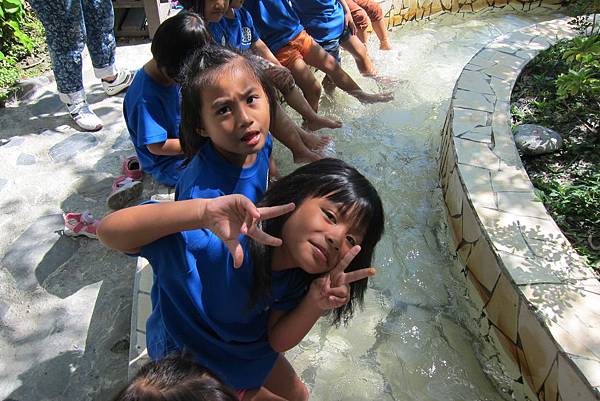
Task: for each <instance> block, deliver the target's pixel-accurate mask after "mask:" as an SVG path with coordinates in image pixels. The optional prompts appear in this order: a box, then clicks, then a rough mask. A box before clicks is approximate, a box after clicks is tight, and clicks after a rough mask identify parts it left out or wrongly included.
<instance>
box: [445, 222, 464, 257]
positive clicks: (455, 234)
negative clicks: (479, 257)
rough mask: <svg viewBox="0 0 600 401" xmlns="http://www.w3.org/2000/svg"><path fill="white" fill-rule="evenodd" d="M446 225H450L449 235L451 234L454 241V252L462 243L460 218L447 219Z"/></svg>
mask: <svg viewBox="0 0 600 401" xmlns="http://www.w3.org/2000/svg"><path fill="white" fill-rule="evenodd" d="M448 224H450V234H452V239H453V241H454V246H453V247H452V250H453V251H454V252H456V250H457V249H458V247H459V245H460V243H461V242H462V216H458V217H448Z"/></svg>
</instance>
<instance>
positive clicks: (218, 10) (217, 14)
mask: <svg viewBox="0 0 600 401" xmlns="http://www.w3.org/2000/svg"><path fill="white" fill-rule="evenodd" d="M228 8H229V1H228V0H204V10H203V11H204V20H205V21H207V22H219V21H220V20H221V18H223V15H225V12H226V11H227V9H228Z"/></svg>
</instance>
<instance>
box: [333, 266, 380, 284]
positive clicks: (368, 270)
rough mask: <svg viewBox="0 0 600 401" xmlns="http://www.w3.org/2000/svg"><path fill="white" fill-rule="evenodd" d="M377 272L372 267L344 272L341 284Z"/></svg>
mask: <svg viewBox="0 0 600 401" xmlns="http://www.w3.org/2000/svg"><path fill="white" fill-rule="evenodd" d="M375 274H377V269H375V268H374V267H367V268H366V269H360V270H355V271H353V272H348V273H344V274H343V275H342V282H341V284H350V283H353V282H355V281H359V280H362V279H363V278H366V277H371V276H374V275H375Z"/></svg>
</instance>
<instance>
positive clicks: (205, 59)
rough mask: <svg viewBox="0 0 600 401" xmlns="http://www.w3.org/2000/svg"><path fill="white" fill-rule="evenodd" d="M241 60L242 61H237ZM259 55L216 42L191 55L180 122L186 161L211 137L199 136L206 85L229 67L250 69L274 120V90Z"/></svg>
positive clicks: (183, 87) (182, 99)
mask: <svg viewBox="0 0 600 401" xmlns="http://www.w3.org/2000/svg"><path fill="white" fill-rule="evenodd" d="M238 60H240V61H241V63H236V64H234V62H235V61H238ZM259 60H260V59H259V58H258V57H246V56H245V55H244V54H243V53H241V52H239V51H237V50H235V49H232V48H225V47H221V46H216V45H210V46H206V47H204V48H203V49H201V50H198V51H196V52H195V53H194V54H193V55H192V56H190V57H189V58H188V59H187V61H186V64H185V67H184V73H183V76H184V77H185V79H184V80H183V81H182V82H181V121H180V124H179V141H180V142H181V148H182V150H183V153H184V155H185V156H186V158H187V160H188V161H189V160H191V159H192V158H193V157H194V156H195V155H196V153H198V151H199V150H200V148H202V146H203V145H204V144H205V143H206V142H207V141H208V140H209V139H208V138H206V137H203V136H201V135H200V129H201V128H202V116H201V110H202V96H201V93H202V91H203V90H204V88H205V87H207V86H208V85H209V84H211V83H212V82H214V80H215V77H216V76H217V75H219V74H222V73H223V72H225V71H227V69H228V68H241V69H245V70H246V71H249V72H250V73H251V75H253V76H255V77H256V80H257V81H258V82H259V83H260V84H261V86H262V88H263V90H264V91H265V93H266V95H267V100H268V102H269V114H270V117H271V121H273V120H274V113H275V110H276V109H275V101H276V99H277V98H276V97H275V91H274V89H273V86H272V84H271V81H270V79H269V78H268V77H267V75H266V73H265V72H264V70H263V69H262V68H261V65H260V61H259Z"/></svg>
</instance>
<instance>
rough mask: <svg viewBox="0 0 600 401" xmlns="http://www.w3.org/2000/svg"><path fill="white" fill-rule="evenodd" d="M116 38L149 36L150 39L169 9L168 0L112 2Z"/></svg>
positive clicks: (124, 0)
mask: <svg viewBox="0 0 600 401" xmlns="http://www.w3.org/2000/svg"><path fill="white" fill-rule="evenodd" d="M112 2H113V8H114V10H115V35H116V36H149V37H150V39H152V37H153V36H154V33H155V32H156V30H157V29H158V26H159V25H160V23H161V22H163V21H164V20H165V19H166V18H167V16H168V14H169V10H170V9H171V1H170V0H112Z"/></svg>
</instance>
